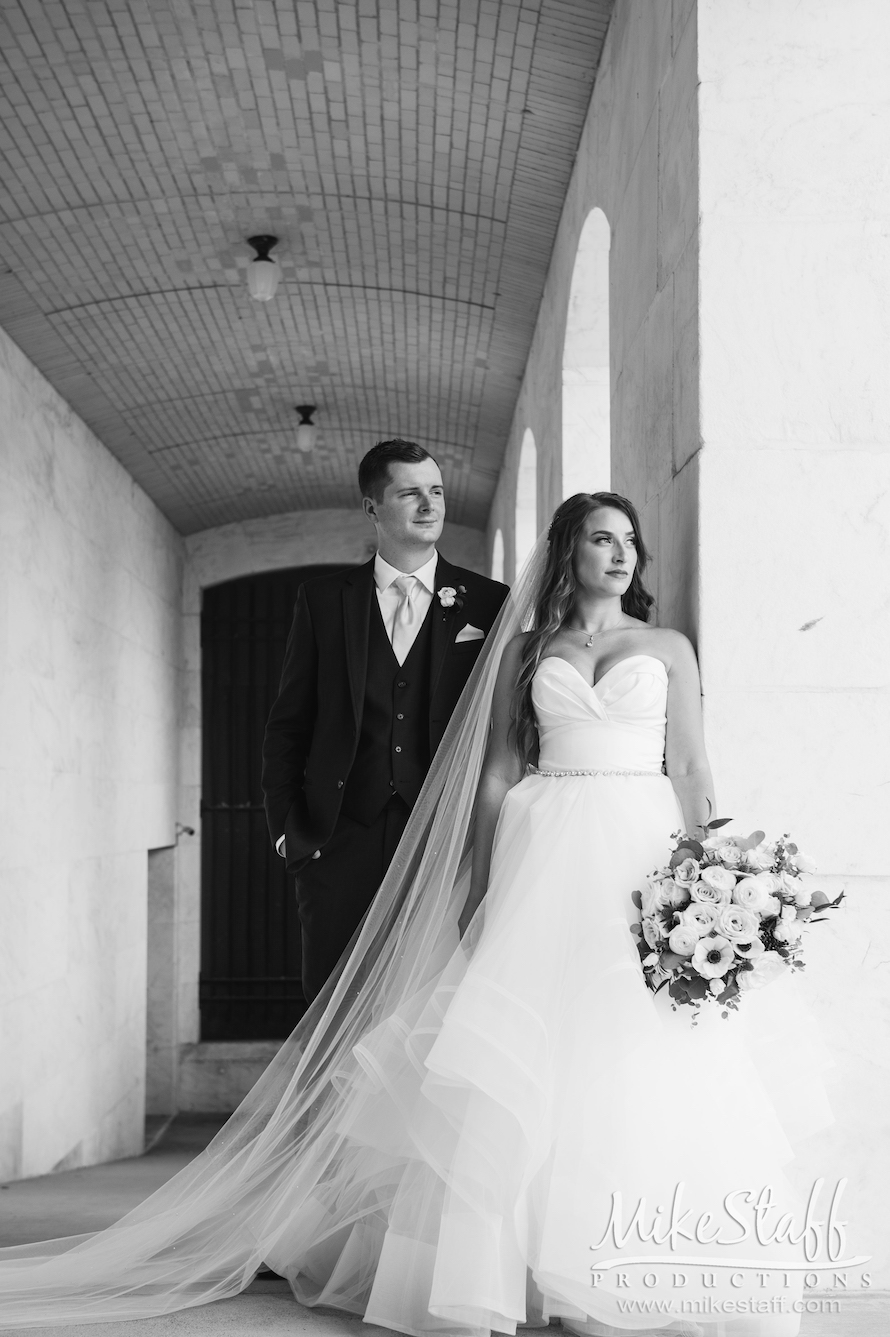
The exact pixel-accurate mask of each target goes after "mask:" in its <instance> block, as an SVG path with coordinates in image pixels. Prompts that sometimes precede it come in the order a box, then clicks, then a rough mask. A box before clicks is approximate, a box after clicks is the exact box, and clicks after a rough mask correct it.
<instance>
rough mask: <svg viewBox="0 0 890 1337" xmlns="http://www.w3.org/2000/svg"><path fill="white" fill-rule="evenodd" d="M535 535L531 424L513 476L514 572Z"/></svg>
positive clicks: (535, 478)
mask: <svg viewBox="0 0 890 1337" xmlns="http://www.w3.org/2000/svg"><path fill="white" fill-rule="evenodd" d="M537 537H538V450H537V447H536V446H535V438H534V435H533V434H532V430H531V428H530V427H527V428H526V429H525V436H524V437H523V438H522V449H521V450H520V452H519V476H518V478H517V480H516V537H515V542H514V553H515V558H516V570H515V574H516V575H519V572H520V571H521V570H522V567H523V564H524V562H525V559H526V557H528V555H529V553H530V552H531V550H532V548H533V547H534V546H535V539H536V538H537Z"/></svg>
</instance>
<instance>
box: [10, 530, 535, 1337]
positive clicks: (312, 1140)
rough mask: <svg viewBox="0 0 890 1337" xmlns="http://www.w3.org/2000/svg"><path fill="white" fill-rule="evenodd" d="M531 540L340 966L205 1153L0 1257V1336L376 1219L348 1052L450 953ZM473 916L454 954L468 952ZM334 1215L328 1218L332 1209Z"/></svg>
mask: <svg viewBox="0 0 890 1337" xmlns="http://www.w3.org/2000/svg"><path fill="white" fill-rule="evenodd" d="M546 546H547V545H546V540H545V539H543V538H542V539H540V540H539V541H538V543H537V545H536V547H535V548H534V550H533V552H532V554H531V556H530V558H529V560H528V562H527V563H526V565H525V568H524V570H523V572H522V574H521V575H520V578H519V579H518V581H517V582H516V584H515V586H514V588H513V590H512V591H511V593H510V595H509V596H508V599H507V601H506V603H505V605H504V607H503V609H502V611H501V613H500V616H499V618H498V621H497V622H496V623H495V626H494V628H493V629H492V632H491V634H490V635H489V637H488V638H487V642H486V644H485V646H484V648H483V650H482V653H481V654H480V656H479V660H478V662H477V664H476V667H475V669H474V670H473V673H472V676H471V677H470V680H469V682H468V684H467V687H466V689H465V691H464V694H463V696H462V697H461V700H460V703H459V705H458V708H457V710H456V711H455V714H454V716H453V718H452V721H451V723H450V725H449V727H448V730H447V732H446V734H445V737H444V739H443V742H442V745H441V747H440V748H439V751H438V752H437V754H436V757H435V760H434V762H433V765H432V767H431V769H430V772H429V775H428V777H427V781H426V784H425V785H424V788H423V791H422V793H421V795H420V798H419V799H418V802H417V804H416V806H415V808H414V811H413V813H412V816H411V819H410V821H409V823H408V826H407V829H406V831H405V835H404V837H403V839H402V842H401V844H400V845H399V848H398V851H397V853H396V857H395V859H394V861H393V863H392V865H391V867H390V869H389V871H388V873H387V874H386V877H385V879H384V881H383V883H382V885H381V887H380V890H379V892H378V893H377V896H376V898H375V900H374V902H373V904H372V906H371V908H370V909H369V911H368V913H367V915H366V916H365V919H364V921H363V923H362V925H361V926H360V928H359V929H358V930H357V934H356V936H355V938H354V940H353V943H352V946H351V951H349V952H348V953H347V954H345V955H344V958H343V959H342V960H341V962H340V964H339V966H338V968H337V970H336V971H335V972H334V975H333V976H332V977H331V979H330V980H329V981H328V982H327V984H326V985H325V987H324V989H323V990H322V992H321V993H320V994H319V995H318V997H317V998H316V999H315V1001H314V1003H313V1004H312V1006H311V1007H310V1008H309V1010H308V1011H307V1012H306V1014H305V1016H304V1017H303V1019H302V1021H301V1022H300V1023H299V1025H298V1026H297V1028H296V1029H295V1030H294V1031H293V1033H292V1034H291V1036H290V1037H289V1038H288V1039H287V1040H286V1041H285V1043H284V1044H283V1045H282V1047H281V1049H280V1051H279V1053H278V1055H277V1056H276V1058H275V1059H274V1061H273V1062H272V1063H271V1064H270V1065H269V1067H268V1068H267V1069H266V1071H265V1073H264V1074H263V1076H262V1077H261V1078H260V1080H259V1081H258V1082H257V1084H256V1086H254V1088H253V1090H252V1091H251V1092H250V1093H249V1094H248V1095H247V1097H246V1098H245V1100H244V1101H243V1102H242V1104H241V1105H240V1106H239V1108H238V1109H237V1110H236V1111H235V1113H234V1114H233V1115H232V1117H231V1119H229V1121H228V1123H227V1124H226V1125H225V1127H224V1128H222V1129H221V1131H220V1132H219V1133H218V1134H217V1136H216V1137H215V1138H214V1140H213V1141H212V1142H211V1143H210V1145H209V1146H208V1147H207V1148H206V1150H205V1151H204V1152H202V1153H201V1155H199V1156H198V1157H197V1158H196V1159H195V1160H194V1161H193V1162H192V1163H191V1164H190V1165H188V1166H186V1168H185V1169H184V1170H182V1171H181V1172H180V1173H179V1174H178V1175H176V1176H175V1177H174V1178H173V1179H172V1180H170V1181H169V1182H168V1183H167V1184H165V1185H164V1186H163V1187H162V1188H160V1189H159V1190H158V1191H157V1192H156V1193H154V1194H153V1195H152V1196H151V1197H150V1198H148V1199H147V1200H146V1201H145V1202H143V1203H142V1204H141V1205H140V1206H139V1207H137V1208H136V1209H135V1210H134V1211H131V1212H129V1213H128V1214H127V1215H126V1216H125V1217H123V1218H122V1219H121V1220H120V1221H118V1222H117V1223H116V1224H115V1225H113V1226H111V1227H110V1228H109V1229H107V1230H104V1231H101V1232H99V1233H97V1234H92V1235H80V1236H75V1237H69V1238H66V1239H60V1240H52V1241H49V1242H45V1243H39V1244H29V1245H22V1246H18V1247H15V1248H11V1249H3V1250H0V1323H2V1324H3V1325H4V1326H7V1327H29V1326H33V1327H37V1326H42V1325H47V1324H53V1325H57V1324H64V1323H84V1322H95V1321H103V1320H106V1321H110V1320H119V1319H131V1318H147V1317H150V1316H153V1315H159V1314H166V1313H169V1312H171V1311H173V1310H176V1309H183V1308H186V1307H188V1306H192V1305H200V1304H206V1303H207V1302H208V1301H211V1300H218V1299H222V1298H223V1297H225V1296H232V1295H236V1294H237V1293H238V1292H239V1291H241V1290H242V1289H243V1288H244V1287H245V1286H246V1285H248V1284H249V1282H250V1281H251V1280H252V1278H253V1276H254V1275H255V1273H256V1272H257V1270H258V1269H259V1268H260V1267H261V1265H262V1264H263V1262H264V1260H265V1259H267V1258H271V1257H274V1256H275V1254H276V1243H278V1244H280V1243H281V1240H282V1236H283V1235H284V1234H285V1233H286V1232H287V1230H288V1226H289V1223H292V1222H293V1219H294V1215H295V1214H296V1213H299V1212H301V1211H304V1212H305V1213H306V1219H307V1224H308V1225H309V1226H311V1218H312V1213H313V1211H316V1212H317V1211H318V1204H319V1203H320V1202H322V1201H323V1202H324V1203H325V1204H326V1209H325V1210H326V1213H327V1218H326V1219H327V1222H328V1228H330V1220H331V1214H332V1211H333V1214H334V1217H335V1224H339V1225H340V1226H341V1227H342V1228H343V1229H344V1230H345V1229H346V1228H348V1227H351V1226H352V1225H353V1223H354V1222H355V1221H356V1220H357V1219H358V1216H359V1205H360V1206H361V1210H362V1211H365V1212H366V1211H367V1204H368V1200H369V1194H370V1195H371V1197H372V1198H373V1197H374V1195H375V1194H376V1195H377V1201H378V1203H379V1209H380V1211H381V1212H385V1210H386V1208H387V1206H388V1202H387V1192H388V1182H387V1181H386V1177H385V1175H383V1176H381V1177H380V1179H379V1182H369V1176H370V1177H372V1178H373V1176H374V1174H375V1173H377V1174H378V1175H379V1165H377V1168H376V1170H375V1165H376V1164H377V1163H371V1162H368V1161H365V1162H363V1161H362V1160H361V1158H360V1157H359V1158H356V1156H355V1153H354V1151H353V1150H351V1149H350V1147H351V1144H350V1139H349V1137H348V1134H347V1133H346V1132H345V1131H344V1126H343V1125H344V1120H343V1108H344V1104H345V1102H346V1101H347V1100H348V1098H349V1096H350V1093H351V1092H354V1091H356V1090H360V1089H361V1088H362V1085H363V1084H366V1082H367V1078H368V1072H367V1063H368V1054H367V1051H363V1049H362V1046H361V1043H360V1042H361V1040H362V1038H363V1037H364V1036H366V1035H367V1034H369V1033H370V1032H371V1031H373V1030H375V1029H377V1028H378V1027H380V1026H381V1025H383V1024H384V1023H385V1022H386V1020H387V1018H389V1017H396V1016H397V1015H398V1014H399V1012H400V1010H401V1009H402V1008H403V1005H405V1004H406V1003H408V1002H409V1000H412V999H417V998H418V997H423V996H424V995H425V994H428V993H429V991H430V990H431V989H432V988H433V986H434V984H435V981H436V980H437V978H438V977H439V975H440V974H441V972H442V971H443V969H444V967H445V965H446V964H447V962H448V960H449V959H450V958H451V957H452V956H453V954H454V952H455V950H456V949H457V948H458V942H459V938H458V931H457V920H458V916H459V914H460V911H461V909H462V907H463V903H464V901H465V899H466V894H467V891H468V887H469V859H470V852H471V846H472V830H473V805H474V800H475V794H476V787H477V784H478V780H479V774H480V771H481V767H482V761H483V757H484V753H485V749H486V745H487V742H488V727H489V716H490V710H491V700H492V694H493V691H494V685H495V681H496V678H497V672H498V667H499V664H500V661H501V658H502V655H503V651H504V648H505V646H506V645H507V644H508V642H509V641H510V640H511V639H512V638H513V637H514V636H515V635H516V634H517V632H519V631H520V630H522V629H523V628H524V627H527V626H528V625H529V624H530V620H531V616H532V613H533V610H534V601H535V594H536V589H537V585H538V581H539V578H540V573H541V570H542V568H543V559H544V556H545V554H546ZM483 914H484V910H482V911H480V913H479V914H478V915H477V916H476V920H474V923H473V925H471V928H470V931H469V933H468V934H467V935H466V936H465V938H464V944H463V945H464V947H465V948H466V950H467V951H472V944H473V940H474V930H476V931H477V930H478V926H479V923H480V922H481V918H482V915H483ZM332 1204H333V1207H332Z"/></svg>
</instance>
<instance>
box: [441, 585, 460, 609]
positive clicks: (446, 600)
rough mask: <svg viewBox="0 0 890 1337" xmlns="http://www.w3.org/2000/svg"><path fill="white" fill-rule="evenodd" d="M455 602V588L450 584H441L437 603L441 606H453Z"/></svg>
mask: <svg viewBox="0 0 890 1337" xmlns="http://www.w3.org/2000/svg"><path fill="white" fill-rule="evenodd" d="M456 602H457V590H453V589H452V588H451V586H450V585H443V586H442V588H441V589H440V590H439V603H440V604H441V605H442V607H443V608H453V607H454V605H455V603H456Z"/></svg>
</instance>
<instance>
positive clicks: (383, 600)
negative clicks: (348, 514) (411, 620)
mask: <svg viewBox="0 0 890 1337" xmlns="http://www.w3.org/2000/svg"><path fill="white" fill-rule="evenodd" d="M438 561H439V554H438V553H437V552H434V553H433V555H432V557H431V558H430V560H429V561H428V562H424V564H423V566H421V567H418V569H417V570H416V571H411V572H410V573H409V572H407V571H399V570H398V569H397V568H396V567H394V566H390V564H389V562H387V561H384V559H383V558H382V557H381V556H380V553H379V552H378V554H377V556H376V557H375V558H374V584H375V585H376V586H377V602H378V603H379V605H380V613H381V616H382V617H383V625H384V627H385V628H386V634H387V636H388V637H389V639H390V641H392V628H393V622H394V621H395V616H396V612H397V611H398V607H399V604H400V602H401V598H402V596H401V594H400V592H399V589H398V587H397V586H396V584H395V582H396V581H397V580H398V579H399V577H400V576H405V575H408V574H410V575H412V576H415V577H416V578H417V583H416V585H415V586H414V592H413V594H412V596H411V598H412V602H413V604H414V607H415V608H416V609H417V622H416V627H415V632H414V635H415V637H416V635H417V633H418V631H420V628H421V626H422V625H423V619H424V618H425V617H426V615H427V613H428V612H429V610H430V604H431V603H432V602H433V595H434V594H435V592H436V564H437V563H438ZM409 649H410V646H409Z"/></svg>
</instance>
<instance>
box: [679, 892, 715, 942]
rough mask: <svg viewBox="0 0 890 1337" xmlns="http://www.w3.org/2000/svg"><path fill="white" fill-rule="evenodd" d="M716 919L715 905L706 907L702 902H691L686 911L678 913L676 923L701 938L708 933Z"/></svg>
mask: <svg viewBox="0 0 890 1337" xmlns="http://www.w3.org/2000/svg"><path fill="white" fill-rule="evenodd" d="M716 918H717V907H716V906H715V905H708V904H706V903H705V902H704V901H693V902H692V904H691V905H690V906H689V908H688V909H686V910H681V911H680V914H679V916H678V922H679V923H680V924H682V925H683V927H684V928H691V929H692V930H693V932H694V933H697V934H698V936H699V937H702V936H703V935H704V934H705V933H710V931H711V929H712V928H713V927H714V922H715V920H716Z"/></svg>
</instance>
